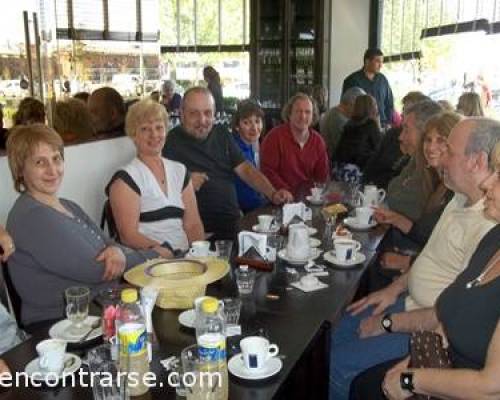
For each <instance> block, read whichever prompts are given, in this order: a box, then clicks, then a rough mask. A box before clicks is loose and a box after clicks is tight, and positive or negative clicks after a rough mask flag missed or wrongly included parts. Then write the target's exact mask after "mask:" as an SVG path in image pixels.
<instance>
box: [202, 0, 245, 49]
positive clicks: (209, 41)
mask: <svg viewBox="0 0 500 400" xmlns="http://www.w3.org/2000/svg"><path fill="white" fill-rule="evenodd" d="M234 26H236V25H233V27H234ZM196 35H197V37H196V44H200V45H217V44H219V2H218V1H217V0H197V1H196Z"/></svg>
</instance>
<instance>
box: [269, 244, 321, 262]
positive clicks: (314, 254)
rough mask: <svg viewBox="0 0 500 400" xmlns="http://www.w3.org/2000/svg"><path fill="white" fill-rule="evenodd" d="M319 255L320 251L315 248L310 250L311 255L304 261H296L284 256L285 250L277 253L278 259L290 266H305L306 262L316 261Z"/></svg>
mask: <svg viewBox="0 0 500 400" xmlns="http://www.w3.org/2000/svg"><path fill="white" fill-rule="evenodd" d="M320 255H321V250H320V249H318V248H317V247H312V248H311V255H310V256H309V258H307V259H306V260H297V259H295V258H288V256H287V254H286V249H282V250H280V251H279V252H278V257H279V258H281V259H283V260H285V261H286V262H287V263H289V264H292V265H302V264H306V263H307V262H308V261H313V260H316V259H317V258H318V257H319V256H320Z"/></svg>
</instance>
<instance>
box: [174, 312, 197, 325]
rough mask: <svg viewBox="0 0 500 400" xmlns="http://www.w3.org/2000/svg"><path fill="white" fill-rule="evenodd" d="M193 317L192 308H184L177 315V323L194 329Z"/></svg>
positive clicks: (194, 315)
mask: <svg viewBox="0 0 500 400" xmlns="http://www.w3.org/2000/svg"><path fill="white" fill-rule="evenodd" d="M195 319H196V313H195V311H194V308H192V309H191V310H186V311H183V312H181V313H180V314H179V317H178V320H179V324H181V325H182V326H185V327H186V328H192V329H194V322H195Z"/></svg>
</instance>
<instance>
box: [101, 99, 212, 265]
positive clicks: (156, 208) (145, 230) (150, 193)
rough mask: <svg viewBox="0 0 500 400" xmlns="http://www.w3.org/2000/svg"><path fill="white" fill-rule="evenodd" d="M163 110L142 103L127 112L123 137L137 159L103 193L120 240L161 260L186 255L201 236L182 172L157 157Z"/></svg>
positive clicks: (184, 171)
mask: <svg viewBox="0 0 500 400" xmlns="http://www.w3.org/2000/svg"><path fill="white" fill-rule="evenodd" d="M167 128H168V115H167V112H166V111H165V107H163V106H162V105H161V104H158V103H156V102H153V101H152V100H143V101H139V102H137V103H135V104H134V105H133V106H131V107H130V109H129V111H128V113H127V118H126V120H125V129H126V131H127V135H128V136H129V137H130V138H131V139H132V141H133V142H134V145H135V147H136V149H137V157H136V158H135V159H134V160H132V161H131V162H130V163H129V164H128V165H126V166H125V167H124V168H123V169H120V170H119V171H118V172H117V173H115V174H114V176H113V177H112V178H111V182H110V183H109V185H108V186H107V188H106V192H107V194H108V196H109V200H110V204H111V210H112V212H113V217H114V219H115V222H116V227H117V229H118V234H119V238H120V241H121V242H122V243H123V244H125V245H126V246H129V247H131V248H133V249H138V250H140V249H143V250H146V249H154V250H156V252H157V253H159V254H161V255H162V256H163V257H165V258H171V257H172V256H174V255H177V254H176V251H181V252H182V253H183V252H185V251H186V250H188V248H189V244H190V243H191V242H193V241H195V240H204V239H205V232H204V230H203V224H202V223H201V220H200V214H199V213H198V206H197V204H196V197H195V194H194V189H193V184H192V182H191V177H190V175H189V172H188V171H187V169H186V167H185V166H184V165H183V164H181V163H179V162H176V161H172V160H169V159H166V158H162V157H161V152H162V149H163V146H164V144H165V140H166V138H167V132H166V131H167Z"/></svg>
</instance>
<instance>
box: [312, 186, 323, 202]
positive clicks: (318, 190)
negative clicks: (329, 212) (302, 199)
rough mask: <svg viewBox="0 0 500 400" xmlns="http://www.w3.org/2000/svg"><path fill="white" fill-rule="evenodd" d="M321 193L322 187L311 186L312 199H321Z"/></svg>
mask: <svg viewBox="0 0 500 400" xmlns="http://www.w3.org/2000/svg"><path fill="white" fill-rule="evenodd" d="M322 194H323V189H322V188H317V187H313V188H311V199H312V200H313V201H321V198H322Z"/></svg>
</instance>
